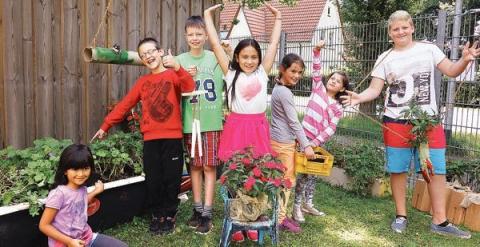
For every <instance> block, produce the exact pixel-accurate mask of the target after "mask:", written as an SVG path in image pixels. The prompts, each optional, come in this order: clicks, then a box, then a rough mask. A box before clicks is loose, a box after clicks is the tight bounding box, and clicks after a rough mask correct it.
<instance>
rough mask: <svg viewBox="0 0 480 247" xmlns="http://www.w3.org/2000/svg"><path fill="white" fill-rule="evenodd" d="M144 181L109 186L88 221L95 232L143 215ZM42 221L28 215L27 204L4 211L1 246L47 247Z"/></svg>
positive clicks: (0, 216) (129, 180)
mask: <svg viewBox="0 0 480 247" xmlns="http://www.w3.org/2000/svg"><path fill="white" fill-rule="evenodd" d="M144 181H145V178H144V177H142V176H137V177H132V178H127V179H122V180H117V181H113V182H108V183H105V191H104V192H103V193H101V194H100V195H99V196H98V197H97V198H98V199H99V200H100V203H101V204H100V209H99V210H98V211H97V212H96V213H95V214H93V215H92V216H90V217H89V219H88V223H89V225H90V226H91V227H92V229H93V230H94V231H99V230H104V229H107V228H110V227H112V226H114V225H116V224H119V223H124V222H127V221H130V220H131V219H132V218H133V216H135V215H139V214H140V213H141V212H142V210H143V205H144V201H145V195H146V189H145V183H144ZM91 189H93V188H92V187H90V188H89V190H91ZM41 213H42V212H40V215H41ZM39 221H40V216H35V217H32V216H30V214H29V213H28V204H27V203H21V204H17V205H13V206H6V207H0V246H15V247H23V246H25V247H27V246H28V247H31V246H39V247H42V246H47V238H46V236H45V235H43V234H42V233H41V232H40V230H38V223H39Z"/></svg>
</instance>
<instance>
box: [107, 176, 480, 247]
mask: <svg viewBox="0 0 480 247" xmlns="http://www.w3.org/2000/svg"><path fill="white" fill-rule="evenodd" d="M315 199H316V205H317V206H318V207H319V208H321V209H322V210H323V211H324V212H325V213H326V214H327V216H326V217H321V218H318V217H309V216H307V223H305V224H303V225H302V227H303V232H302V233H300V234H298V235H295V234H290V233H285V232H281V233H280V244H279V246H480V233H474V234H473V236H472V239H470V240H460V239H455V238H450V237H444V236H440V235H435V234H433V233H431V232H430V228H429V226H430V221H431V217H430V216H429V215H428V214H425V213H423V212H420V211H417V210H415V209H412V208H411V207H410V208H409V222H410V224H409V225H408V228H407V232H406V233H405V234H394V233H393V232H392V231H391V230H390V222H391V220H392V217H393V215H394V204H393V202H392V200H391V198H390V197H388V198H381V199H378V198H364V197H359V196H356V195H353V194H351V193H349V192H346V191H344V190H342V189H338V188H334V187H331V186H329V185H327V184H324V183H322V182H319V183H318V185H317V193H316V196H315ZM409 202H410V201H409ZM215 203H216V204H215V209H214V210H215V212H214V214H215V217H214V228H213V230H212V232H211V233H210V234H208V235H198V234H195V233H194V232H193V230H192V229H190V228H188V227H187V226H186V225H185V222H186V221H187V219H188V218H189V217H190V214H191V201H190V200H189V202H187V203H184V204H181V205H180V213H179V216H178V218H177V227H176V229H175V233H174V234H170V235H167V236H155V235H152V234H150V233H149V232H148V230H147V229H148V223H149V217H148V216H147V215H144V216H142V217H136V218H135V219H134V220H133V221H132V222H130V223H128V224H123V225H120V226H117V227H115V228H112V229H109V230H108V231H106V232H105V233H106V234H108V235H112V236H115V237H117V238H119V239H121V240H123V241H126V242H127V243H128V244H129V246H133V247H135V246H218V243H219V239H220V232H221V226H222V224H221V223H222V218H221V217H222V216H223V215H222V214H223V203H222V202H221V201H220V198H219V197H218V196H217V200H216V202H215ZM233 246H256V244H254V243H252V242H249V241H248V240H246V241H245V242H244V243H242V244H233ZM266 246H271V242H270V239H269V238H267V239H266Z"/></svg>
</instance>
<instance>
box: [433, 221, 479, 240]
mask: <svg viewBox="0 0 480 247" xmlns="http://www.w3.org/2000/svg"><path fill="white" fill-rule="evenodd" d="M430 230H431V231H432V232H434V233H437V234H440V235H445V236H452V237H457V238H464V239H469V238H471V237H472V234H471V233H470V232H468V231H462V230H460V229H458V227H456V226H454V225H453V224H452V223H448V225H446V226H439V225H435V224H433V223H432V224H431V225H430Z"/></svg>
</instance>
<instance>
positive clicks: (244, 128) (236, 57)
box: [204, 4, 282, 241]
mask: <svg viewBox="0 0 480 247" xmlns="http://www.w3.org/2000/svg"><path fill="white" fill-rule="evenodd" d="M220 6H221V4H217V5H215V6H213V7H211V8H209V9H207V10H205V12H204V19H205V24H206V29H207V34H208V37H209V40H210V45H211V47H212V50H213V52H214V53H215V56H216V58H217V61H218V64H219V65H220V67H221V69H222V71H223V74H224V80H225V82H226V86H227V87H226V93H225V94H226V96H227V105H228V108H229V110H230V111H231V113H230V114H229V115H228V116H227V118H226V122H225V125H224V127H223V132H222V135H221V137H220V145H219V149H218V157H219V159H220V160H222V161H226V160H228V159H229V158H230V157H231V156H232V155H233V154H234V153H235V152H237V151H239V150H243V149H244V148H245V147H247V146H251V147H253V152H254V155H258V156H261V155H263V154H266V153H272V149H271V147H270V130H269V124H268V121H267V118H266V116H265V111H266V109H267V84H268V73H269V72H270V69H271V68H272V66H273V63H274V61H275V55H276V53H277V47H278V43H279V40H280V31H281V26H282V20H281V14H280V11H278V10H277V9H275V8H274V7H272V6H271V5H269V4H265V6H266V7H267V8H268V9H269V10H270V11H271V12H272V14H273V15H274V18H275V23H274V25H273V29H272V35H271V39H270V44H269V46H268V48H267V50H266V53H265V57H264V59H263V60H262V53H261V50H260V45H259V44H258V42H257V41H255V40H254V39H244V40H242V41H240V43H238V45H237V46H236V47H235V49H234V53H233V57H232V61H231V63H230V61H229V58H228V55H227V54H226V53H225V51H224V50H223V48H222V45H221V44H220V40H219V39H218V35H217V31H216V30H215V25H214V23H213V17H212V15H213V12H214V11H215V10H216V9H218V8H220ZM247 237H248V238H250V239H253V240H254V241H255V240H256V239H257V232H256V231H251V232H248V233H247ZM243 239H244V237H243V235H242V233H241V232H236V233H234V234H233V236H232V240H234V241H243Z"/></svg>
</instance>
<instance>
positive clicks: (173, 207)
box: [93, 38, 195, 234]
mask: <svg viewBox="0 0 480 247" xmlns="http://www.w3.org/2000/svg"><path fill="white" fill-rule="evenodd" d="M137 51H138V54H139V56H140V58H141V59H142V62H143V64H144V65H145V66H146V67H147V68H148V69H149V70H150V73H149V74H147V75H144V76H142V77H140V78H139V79H138V80H137V82H136V83H135V85H134V86H133V88H132V89H131V90H130V92H128V94H127V95H126V96H125V97H124V98H123V99H122V100H121V101H120V102H119V103H118V104H117V105H116V106H115V108H114V109H113V110H112V111H111V112H110V113H109V114H108V115H107V116H106V117H105V120H104V122H103V124H102V126H101V127H100V129H99V130H98V131H97V133H96V134H95V136H94V137H93V138H96V137H98V138H100V139H102V138H103V137H104V136H105V135H106V133H107V131H108V129H110V127H112V126H113V125H114V124H116V123H119V122H121V121H122V120H123V119H124V116H125V114H126V113H127V112H128V111H129V110H130V109H131V108H132V107H134V106H135V105H136V104H137V103H138V102H139V101H142V119H141V120H140V131H141V132H142V134H143V141H144V142H143V167H144V172H145V183H146V186H147V203H148V208H150V209H151V211H152V220H151V222H150V227H149V229H150V231H151V232H153V233H156V234H167V233H171V232H173V230H174V228H175V216H176V213H177V207H178V204H179V199H178V198H177V196H178V193H180V183H181V176H182V170H183V145H182V138H183V133H182V121H181V111H180V102H181V99H182V98H181V94H182V93H186V92H191V91H193V90H194V88H195V83H194V81H193V79H192V77H191V76H190V75H189V74H188V72H186V71H185V70H184V69H183V68H182V67H181V66H180V65H179V64H178V63H177V62H176V61H175V59H174V57H173V56H172V54H171V53H170V51H168V54H167V55H165V54H164V53H165V52H164V50H163V49H161V48H160V46H159V45H158V41H157V40H155V39H154V38H145V39H143V40H141V41H140V42H139V44H138V47H137Z"/></svg>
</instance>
